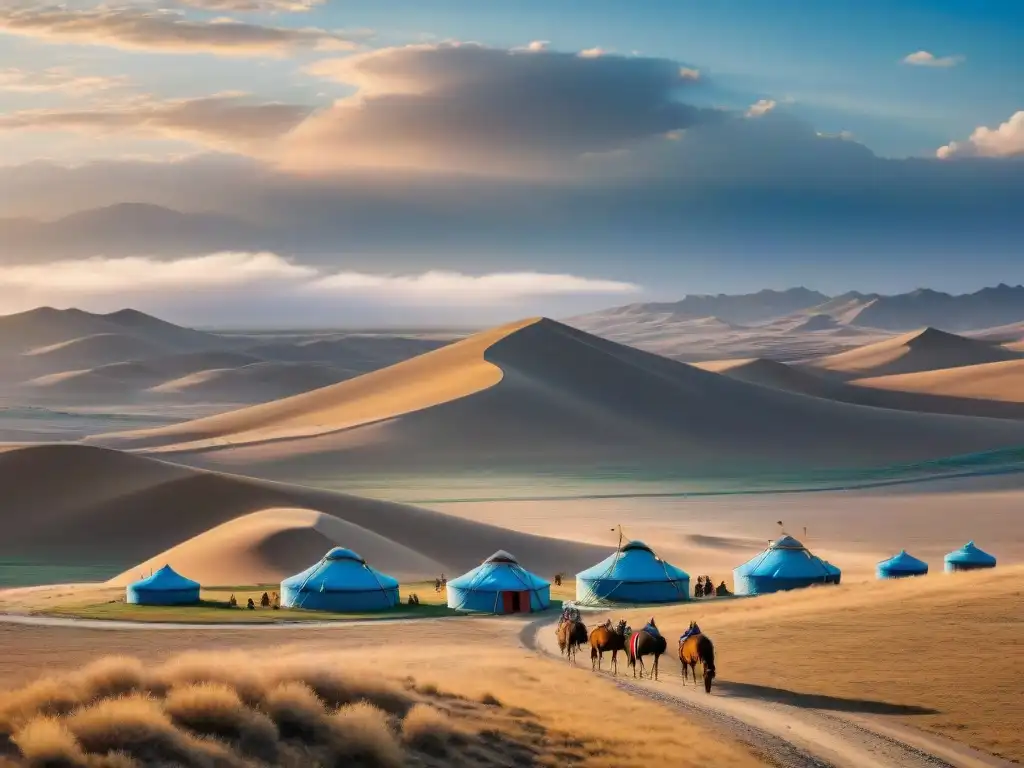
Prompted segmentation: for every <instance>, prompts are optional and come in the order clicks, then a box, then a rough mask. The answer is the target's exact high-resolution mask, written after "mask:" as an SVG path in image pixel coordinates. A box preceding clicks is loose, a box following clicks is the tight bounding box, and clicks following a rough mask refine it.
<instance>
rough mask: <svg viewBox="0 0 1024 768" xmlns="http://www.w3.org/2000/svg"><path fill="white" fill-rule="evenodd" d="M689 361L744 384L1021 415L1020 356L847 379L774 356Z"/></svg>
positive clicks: (860, 400)
mask: <svg viewBox="0 0 1024 768" xmlns="http://www.w3.org/2000/svg"><path fill="white" fill-rule="evenodd" d="M693 365H694V366H695V367H697V368H701V369H702V370H705V371H711V372H713V373H720V374H722V375H723V376H728V377H729V378H732V379H738V380H740V381H745V382H747V383H749V384H759V385H761V386H763V387H771V388H772V389H781V390H784V391H786V392H795V393H798V394H801V395H809V396H810V397H820V398H824V399H826V400H835V401H837V402H841V403H851V404H854V405H866V406H871V407H874V408H888V409H891V410H897V411H913V412H916V413H945V414H950V415H960V416H982V417H988V418H995V419H1024V360H1010V361H1007V362H1003V363H984V364H982V365H973V366H964V367H962V368H945V369H942V370H939V371H924V372H921V373H909V374H902V375H895V376H883V377H879V378H876V379H855V380H853V381H850V382H843V381H838V380H836V379H832V378H826V377H825V376H823V375H821V374H820V373H816V372H814V369H811V368H807V367H802V366H793V365H787V364H786V363H780V362H777V361H775V360H760V359H751V360H712V361H708V362H705V363H693Z"/></svg>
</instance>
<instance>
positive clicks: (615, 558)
mask: <svg viewBox="0 0 1024 768" xmlns="http://www.w3.org/2000/svg"><path fill="white" fill-rule="evenodd" d="M689 597H690V575H689V574H688V573H686V571H684V570H682V569H680V568H677V567H676V566H674V565H672V564H671V563H666V562H665V561H664V560H662V559H661V558H659V557H658V556H657V555H656V554H654V550H652V549H651V548H650V547H649V546H647V545H646V544H644V543H643V542H642V541H630V542H628V543H627V544H624V545H622V547H620V548H619V549H618V550H616V551H615V552H613V553H612V554H610V555H609V556H608V557H606V558H605V559H604V560H602V561H601V562H600V563H598V564H597V565H593V566H591V567H590V568H587V570H585V571H580V572H579V573H577V574H576V602H578V603H582V604H584V605H594V604H597V603H603V602H615V603H675V602H679V601H681V600H688V599H689Z"/></svg>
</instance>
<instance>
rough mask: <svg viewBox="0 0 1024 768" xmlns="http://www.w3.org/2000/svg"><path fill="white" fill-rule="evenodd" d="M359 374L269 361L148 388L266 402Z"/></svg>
mask: <svg viewBox="0 0 1024 768" xmlns="http://www.w3.org/2000/svg"><path fill="white" fill-rule="evenodd" d="M356 375H357V374H356V373H355V372H354V371H345V370H342V369H340V368H335V367H333V366H329V365H323V364H320V363H280V362H270V361H267V362H259V363H250V364H248V365H243V366H240V367H237V368H212V369H207V370H201V371H196V372H194V373H189V374H188V375H186V376H182V377H180V378H176V379H172V380H170V381H165V382H163V383H162V384H158V385H157V386H155V387H151V388H150V389H149V390H148V391H149V392H150V393H152V394H157V395H168V396H174V397H177V398H184V399H189V400H198V401H201V402H202V401H206V402H210V401H212V402H227V403H231V402H234V403H240V402H241V403H246V402H255V403H262V402H268V401H270V400H278V399H281V398H283V397H290V396H292V395H297V394H301V393H303V392H310V391H312V390H315V389H321V388H322V387H328V386H330V385H331V384H337V383H338V382H339V381H343V380H345V379H349V378H352V377H353V376H356Z"/></svg>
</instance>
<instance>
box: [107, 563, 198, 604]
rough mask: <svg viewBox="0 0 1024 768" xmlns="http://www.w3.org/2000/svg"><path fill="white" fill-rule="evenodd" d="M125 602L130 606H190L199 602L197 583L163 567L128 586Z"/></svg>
mask: <svg viewBox="0 0 1024 768" xmlns="http://www.w3.org/2000/svg"><path fill="white" fill-rule="evenodd" d="M125 601H126V602H128V603H131V604H132V605H191V604H194V603H198V602H199V582H198V581H192V579H186V578H185V577H184V576H182V575H181V574H179V573H178V572H177V571H175V570H174V569H173V568H171V566H169V565H165V566H164V567H163V568H161V569H160V570H159V571H156V572H154V573H152V574H150V575H149V576H147V577H146V578H144V579H139V580H138V581H136V582H134V583H132V584H129V585H128V589H127V590H126V595H125Z"/></svg>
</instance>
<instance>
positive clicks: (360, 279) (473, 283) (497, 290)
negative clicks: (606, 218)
mask: <svg viewBox="0 0 1024 768" xmlns="http://www.w3.org/2000/svg"><path fill="white" fill-rule="evenodd" d="M312 287H313V288H314V289H316V290H318V291H330V292H333V293H343V294H358V295H370V296H380V297H382V298H387V299H389V300H396V299H397V300H404V301H414V302H416V301H420V302H423V301H425V302H437V301H442V302H457V303H461V304H489V303H492V302H496V301H497V302H508V301H515V300H519V299H527V298H536V297H542V296H566V295H609V294H610V295H620V294H629V293H636V292H638V291H639V290H640V288H639V286H636V285H634V284H632V283H623V282H618V281H614V280H595V279H591V278H587V277H578V276H576V275H566V274H550V273H543V272H502V273H495V274H490V275H466V274H463V273H461V272H442V271H432V272H424V273H422V274H418V275H379V274H368V273H365V272H338V273H335V274H333V275H329V276H326V277H323V278H321V279H320V280H317V281H316V282H314V283H313V286H312Z"/></svg>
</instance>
